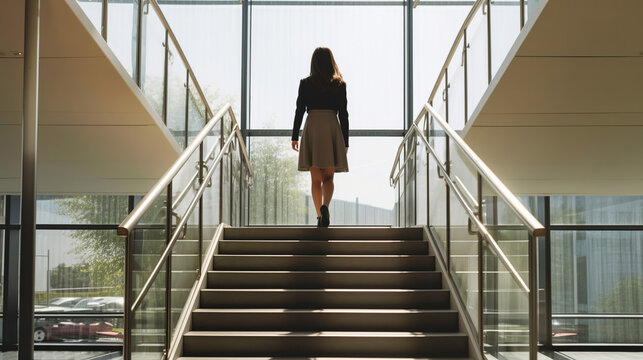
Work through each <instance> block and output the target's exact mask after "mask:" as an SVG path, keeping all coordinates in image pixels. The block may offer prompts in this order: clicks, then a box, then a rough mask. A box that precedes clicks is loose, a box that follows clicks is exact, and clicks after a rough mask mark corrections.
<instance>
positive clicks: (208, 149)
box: [201, 120, 221, 255]
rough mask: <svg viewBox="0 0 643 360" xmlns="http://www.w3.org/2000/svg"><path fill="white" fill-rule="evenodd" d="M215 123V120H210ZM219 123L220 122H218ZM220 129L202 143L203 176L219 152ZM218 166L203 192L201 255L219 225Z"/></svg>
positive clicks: (216, 129)
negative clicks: (205, 167)
mask: <svg viewBox="0 0 643 360" xmlns="http://www.w3.org/2000/svg"><path fill="white" fill-rule="evenodd" d="M210 121H215V120H210ZM219 121H220V120H219ZM220 140H221V127H220V126H219V124H216V125H215V126H214V127H213V128H212V130H211V131H210V132H209V133H208V136H207V137H206V138H205V141H204V145H203V147H204V151H203V157H204V161H205V163H206V166H207V169H204V174H203V175H204V176H205V175H206V173H207V171H208V170H210V169H212V166H213V162H214V159H215V158H216V156H217V155H218V154H219V152H220V151H221V141H220ZM219 166H220V165H217V166H216V168H215V169H214V173H213V175H212V178H211V179H210V180H208V185H207V187H206V188H205V191H204V192H203V204H202V205H203V247H202V249H201V250H202V254H203V255H205V252H206V251H207V249H208V247H209V246H210V242H211V241H212V237H213V236H214V232H215V231H216V228H217V226H218V225H219V199H220V196H221V195H220V193H219Z"/></svg>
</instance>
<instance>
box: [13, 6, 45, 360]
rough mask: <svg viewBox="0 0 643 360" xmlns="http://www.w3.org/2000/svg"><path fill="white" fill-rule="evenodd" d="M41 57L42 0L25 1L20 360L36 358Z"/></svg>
mask: <svg viewBox="0 0 643 360" xmlns="http://www.w3.org/2000/svg"><path fill="white" fill-rule="evenodd" d="M39 57H40V0H25V34H24V76H23V90H22V91H23V93H22V94H23V95H22V96H23V98H22V196H21V200H22V201H21V203H22V204H21V213H20V224H21V227H20V325H19V331H20V337H19V339H20V343H19V345H18V350H19V352H18V357H19V358H20V359H21V360H29V359H33V329H34V323H33V314H34V299H33V295H34V281H35V279H34V265H35V264H34V259H35V255H36V254H35V248H36V163H37V154H38V148H37V145H38V76H39V70H40V69H39V67H40V59H39Z"/></svg>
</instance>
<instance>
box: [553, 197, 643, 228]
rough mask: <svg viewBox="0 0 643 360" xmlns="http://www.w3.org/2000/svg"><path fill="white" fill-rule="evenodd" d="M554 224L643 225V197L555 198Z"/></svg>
mask: <svg viewBox="0 0 643 360" xmlns="http://www.w3.org/2000/svg"><path fill="white" fill-rule="evenodd" d="M550 201H551V223H552V224H560V225H572V224H586V225H643V196H552V197H551V200H550Z"/></svg>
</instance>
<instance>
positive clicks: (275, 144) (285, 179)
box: [249, 137, 306, 224]
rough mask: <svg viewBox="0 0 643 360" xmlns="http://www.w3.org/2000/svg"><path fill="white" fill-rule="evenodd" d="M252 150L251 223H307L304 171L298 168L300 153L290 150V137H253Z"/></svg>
mask: <svg viewBox="0 0 643 360" xmlns="http://www.w3.org/2000/svg"><path fill="white" fill-rule="evenodd" d="M249 151H250V162H251V165H252V170H253V171H254V185H253V186H252V187H251V188H250V199H251V201H252V204H251V205H250V223H251V224H302V223H304V218H305V215H306V205H305V196H304V175H303V173H300V172H298V171H297V156H296V153H294V152H292V151H291V150H290V140H289V139H288V140H286V139H284V138H268V137H266V138H254V139H252V142H251V144H250V149H249Z"/></svg>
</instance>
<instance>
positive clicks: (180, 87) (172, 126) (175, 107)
mask: <svg viewBox="0 0 643 360" xmlns="http://www.w3.org/2000/svg"><path fill="white" fill-rule="evenodd" d="M168 51H169V52H168V61H167V62H168V64H167V66H168V74H167V115H166V125H167V127H168V129H169V130H170V132H171V133H172V135H173V136H174V139H176V142H178V143H179V146H180V147H181V148H182V149H183V148H185V147H186V145H187V142H186V130H187V129H186V124H185V122H186V116H187V108H186V106H187V81H188V80H187V74H188V73H187V69H186V67H185V64H184V63H183V61H182V60H181V57H180V56H179V52H178V50H177V49H176V46H175V45H174V43H173V42H172V41H169V49H168Z"/></svg>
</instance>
